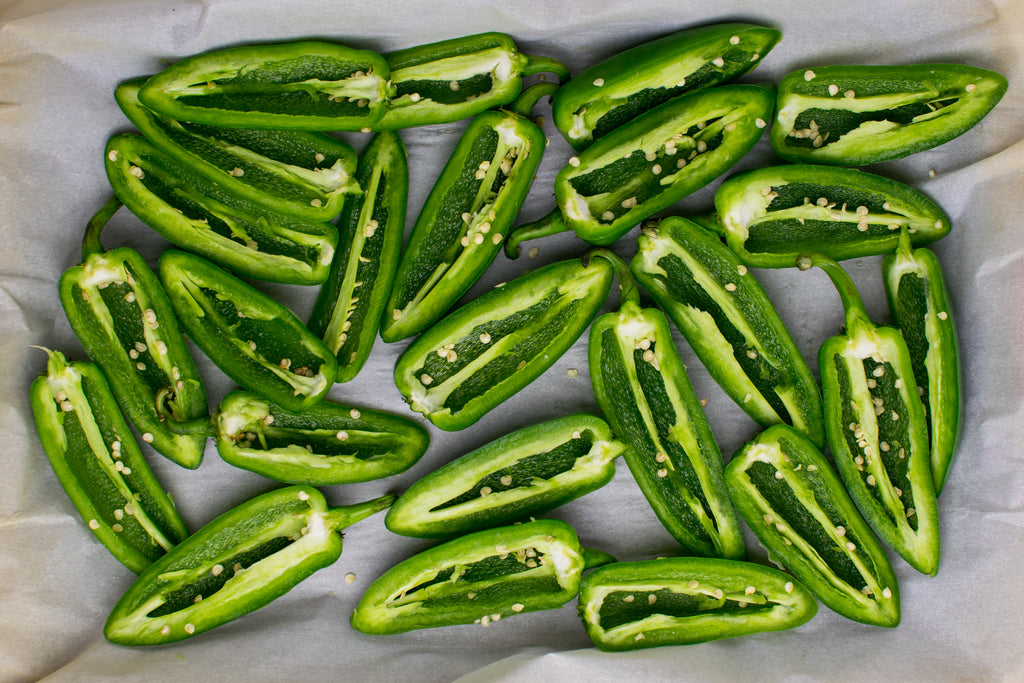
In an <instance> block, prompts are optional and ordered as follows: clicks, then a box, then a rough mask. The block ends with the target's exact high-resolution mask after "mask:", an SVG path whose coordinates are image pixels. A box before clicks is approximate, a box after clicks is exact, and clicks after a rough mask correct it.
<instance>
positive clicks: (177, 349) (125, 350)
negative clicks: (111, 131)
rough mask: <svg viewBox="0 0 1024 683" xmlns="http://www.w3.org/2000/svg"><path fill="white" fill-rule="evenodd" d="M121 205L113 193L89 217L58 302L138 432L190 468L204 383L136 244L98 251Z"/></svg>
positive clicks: (199, 434) (198, 448)
mask: <svg viewBox="0 0 1024 683" xmlns="http://www.w3.org/2000/svg"><path fill="white" fill-rule="evenodd" d="M120 206H121V202H120V201H119V200H117V198H116V197H115V198H113V199H111V200H110V201H108V202H107V203H106V204H105V205H104V206H103V208H101V209H100V210H99V211H98V212H97V213H96V215H95V216H93V218H92V220H90V221H89V227H88V228H87V230H86V234H85V238H84V239H83V242H82V264H81V265H78V266H74V267H72V268H69V269H68V270H66V271H65V272H64V273H63V274H62V275H61V278H60V283H59V287H58V289H59V292H60V301H61V305H62V306H63V307H64V312H65V314H66V315H67V319H68V322H69V323H70V325H71V329H72V331H73V332H74V333H75V336H77V337H78V339H79V341H80V342H81V343H82V347H83V348H84V349H85V351H86V353H88V354H89V357H90V358H91V359H92V360H93V362H94V363H96V364H97V365H98V366H99V367H100V368H102V369H103V372H104V374H105V375H106V377H107V378H108V379H109V381H110V384H111V386H112V387H113V390H114V396H115V397H116V398H117V401H118V404H119V405H120V406H121V409H122V410H123V411H124V414H125V415H126V416H127V417H128V419H129V420H131V422H132V424H134V425H135V427H136V429H138V431H139V432H140V433H141V434H142V438H143V439H145V441H146V442H147V443H149V444H150V445H152V446H153V448H154V449H156V450H157V451H158V452H159V453H161V454H162V455H164V456H166V457H167V458H168V459H170V460H172V461H173V462H176V463H178V464H179V465H181V466H182V467H188V468H189V469H195V468H196V467H199V463H200V462H202V459H203V451H204V449H205V447H206V438H207V433H208V432H209V415H208V413H207V401H206V389H205V388H204V386H203V380H202V377H200V375H199V372H198V370H196V366H195V363H194V362H193V360H192V356H191V354H190V353H189V351H188V347H187V346H186V345H185V340H184V338H183V337H182V336H181V332H180V331H179V329H178V321H177V318H176V317H175V315H174V310H173V308H172V307H171V302H170V301H169V300H168V298H167V294H166V292H165V291H164V288H163V286H162V285H161V284H160V280H159V279H157V276H156V274H155V273H154V272H153V271H152V270H151V269H150V267H149V265H148V264H147V263H146V261H145V260H144V259H143V258H142V256H141V255H140V254H139V252H137V251H135V250H134V249H130V248H128V247H119V248H117V249H111V250H110V251H104V250H103V246H102V245H101V244H100V240H99V237H100V233H101V232H102V230H103V226H104V225H105V224H106V222H107V221H108V220H109V219H110V217H111V216H113V215H114V213H116V212H117V210H118V208H119V207H120Z"/></svg>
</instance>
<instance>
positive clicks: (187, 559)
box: [103, 486, 394, 645]
mask: <svg viewBox="0 0 1024 683" xmlns="http://www.w3.org/2000/svg"><path fill="white" fill-rule="evenodd" d="M393 500H394V497H393V496H384V497H382V498H376V499H374V500H370V501H367V502H365V503H358V504H356V505H346V506H343V507H336V508H331V507H328V506H327V502H326V501H325V500H324V497H323V495H321V493H320V492H319V491H317V490H316V489H314V488H311V487H301V486H292V487H288V488H283V489H278V490H276V491H271V492H269V493H265V494H263V495H261V496H257V497H256V498H253V499H252V500H250V501H248V502H246V503H243V504H241V505H239V506H238V507H236V508H234V509H232V510H229V511H228V512H225V513H224V514H223V515H221V516H220V517H218V518H216V519H215V520H213V521H212V522H210V523H209V524H207V525H206V526H204V527H203V528H202V529H200V530H199V531H197V532H196V533H194V534H193V535H191V536H189V537H188V538H187V539H186V540H185V541H184V542H182V543H180V544H179V545H177V546H175V549H174V551H172V552H170V553H168V554H167V555H164V556H163V557H162V558H160V560H158V561H157V562H154V563H153V564H152V565H151V566H150V567H149V568H148V569H147V570H146V571H145V572H143V573H142V575H141V576H139V578H138V579H137V580H136V581H135V583H133V584H132V585H131V587H130V588H129V589H128V591H127V592H126V593H125V594H124V595H123V596H122V597H121V599H120V600H119V601H118V602H117V604H116V605H115V606H114V609H113V611H112V612H111V613H110V616H109V617H108V618H107V623H106V625H105V626H104V628H103V634H104V635H105V636H106V637H107V640H109V641H110V642H112V643H117V644H119V645H160V644H162V643H173V642H175V641H179V640H184V639H185V638H190V637H192V636H194V635H198V634H200V633H203V632H204V631H209V630H210V629H212V628H215V627H217V626H222V625H224V624H226V623H228V622H230V621H233V620H235V619H237V618H238V617H241V616H243V615H245V614H248V613H249V612H253V611H255V610H257V609H259V608H260V607H264V606H266V605H267V604H269V603H271V602H272V601H274V600H276V599H277V598H279V597H281V596H282V595H284V594H285V593H287V592H288V591H290V590H291V589H292V588H294V587H295V586H296V585H297V584H298V583H299V582H301V581H302V580H303V579H305V578H307V577H308V576H310V575H311V574H313V572H315V571H317V570H318V569H322V568H323V567H327V566H329V565H331V564H334V563H335V562H336V561H337V560H338V558H339V557H340V556H341V548H342V541H341V533H340V531H341V530H342V529H344V528H345V527H347V526H351V525H352V524H355V523H356V522H358V521H359V520H361V519H365V518H366V517H369V516H370V515H372V514H374V513H376V512H380V511H381V510H384V509H385V508H387V507H388V505H390V504H391V502H392V501H393Z"/></svg>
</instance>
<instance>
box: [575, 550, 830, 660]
mask: <svg viewBox="0 0 1024 683" xmlns="http://www.w3.org/2000/svg"><path fill="white" fill-rule="evenodd" d="M817 612H818V602H817V601H816V600H815V599H814V596H813V595H812V594H811V592H810V591H808V590H807V589H806V588H805V587H804V586H803V585H802V584H800V583H799V582H798V581H795V580H793V578H792V577H791V576H789V575H788V574H783V573H782V572H780V571H778V570H776V569H772V568H770V567H763V566H761V565H757V564H753V563H751V562H739V561H736V560H722V559H718V558H707V557H663V558H659V559H656V560H645V561H641V562H616V563H614V564H609V565H605V566H603V567H599V568H598V569H595V570H594V571H592V572H590V573H589V574H587V575H586V576H584V577H583V581H582V582H581V584H580V603H579V613H580V618H581V619H582V620H583V625H584V626H585V627H586V629H587V635H588V636H590V639H591V640H592V641H594V644H595V645H597V646H598V647H599V648H600V649H602V650H604V651H606V652H622V651H625V650H639V649H642V648H648V647H660V646H662V645H689V644H691V643H704V642H707V641H709V640H718V639H720V638H735V637H737V636H745V635H749V634H751V633H761V632H764V631H783V630H786V629H790V628H796V627H797V626H800V625H801V624H803V623H806V622H807V621H810V619H811V618H812V617H813V616H814V615H815V614H817Z"/></svg>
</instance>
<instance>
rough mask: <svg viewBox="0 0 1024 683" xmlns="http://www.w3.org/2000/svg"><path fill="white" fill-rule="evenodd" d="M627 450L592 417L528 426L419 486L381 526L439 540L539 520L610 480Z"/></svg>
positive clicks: (438, 473)
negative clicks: (539, 516) (533, 517)
mask: <svg viewBox="0 0 1024 683" xmlns="http://www.w3.org/2000/svg"><path fill="white" fill-rule="evenodd" d="M624 449H625V444H623V443H622V442H621V441H617V440H615V439H613V438H612V434H611V430H610V429H609V428H608V425H607V423H605V421H604V420H601V419H600V418H597V417H594V416H592V415H582V414H580V415H569V416H567V417H562V418H557V419H555V420H550V421H547V422H543V423H541V424H537V425H533V426H531V427H526V428H524V429H520V430H518V431H515V432H512V433H511V434H506V435H505V436H502V437H500V438H498V439H496V440H494V441H492V442H490V443H488V444H486V445H484V446H481V447H480V448H478V449H476V450H474V451H472V452H470V453H467V454H466V455H463V456H462V457H460V458H458V459H457V460H454V461H452V462H450V463H448V464H447V465H445V466H443V467H441V468H440V469H438V470H434V471H433V472H431V473H430V474H428V475H426V476H425V477H423V478H422V479H420V480H419V481H417V482H416V483H415V484H413V485H412V486H411V487H409V489H408V490H407V491H406V492H405V493H403V494H402V496H401V497H400V498H399V499H398V502H397V503H396V504H395V505H393V506H392V507H391V509H390V510H388V515H387V517H386V518H385V520H384V523H385V524H386V525H387V527H388V529H390V530H391V531H393V532H394V533H396V534H403V535H405V536H418V537H421V538H437V537H444V536H454V535H456V534H459V533H465V532H469V531H476V530H478V529H481V528H484V527H489V526H496V525H498V524H503V523H507V522H513V521H515V520H517V519H522V518H525V517H527V516H529V515H534V514H541V513H544V512H547V511H548V510H552V509H554V508H556V507H558V506H559V505H562V504H564V503H567V502H569V501H570V500H573V499H575V498H578V497H580V496H582V495H584V494H586V493H589V492H591V491H594V490H596V489H598V488H600V487H602V486H604V485H605V484H607V483H608V482H609V481H611V479H612V477H613V476H615V459H616V458H617V457H618V456H619V455H621V454H622V452H623V450H624Z"/></svg>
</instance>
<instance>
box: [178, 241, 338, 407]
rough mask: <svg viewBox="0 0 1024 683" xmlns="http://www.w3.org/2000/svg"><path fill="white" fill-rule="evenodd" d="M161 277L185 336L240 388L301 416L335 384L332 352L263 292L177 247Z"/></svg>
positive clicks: (285, 309) (334, 365)
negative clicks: (186, 334) (301, 413)
mask: <svg viewBox="0 0 1024 683" xmlns="http://www.w3.org/2000/svg"><path fill="white" fill-rule="evenodd" d="M158 272H159V274H160V280H161V281H162V282H163V284H164V288H165V289H166V290H167V295H168V297H169V298H170V300H171V305H172V306H173V307H174V310H175V312H176V313H177V314H178V319H179V320H180V321H181V325H182V327H184V328H185V331H186V332H187V333H188V336H189V337H190V338H191V339H192V341H194V342H195V343H196V346H198V347H199V348H200V349H201V350H202V351H203V353H205V354H206V355H207V356H208V357H209V358H210V360H212V361H213V362H214V363H215V364H216V365H217V367H218V368H220V369H221V371H223V372H224V374H226V375H227V376H228V377H230V378H231V379H233V380H235V381H236V382H238V383H239V384H240V385H241V386H242V387H244V388H246V389H248V390H249V391H253V392H255V393H257V394H259V395H260V396H263V397H264V398H266V399H268V400H270V401H273V402H274V403H277V404H278V405H281V406H283V407H285V408H287V409H288V410H294V411H298V412H301V411H303V410H306V409H307V408H309V407H311V406H312V405H314V404H315V403H316V402H317V401H319V400H320V399H321V398H323V396H324V395H325V394H326V393H327V392H328V391H329V390H330V389H331V386H333V384H334V375H335V373H337V371H338V363H337V360H336V359H335V357H334V354H333V353H331V351H330V349H328V348H327V347H326V346H324V345H323V343H322V342H321V341H320V340H319V339H318V338H317V337H316V336H315V335H313V333H311V332H310V331H309V330H307V329H306V328H305V327H304V326H303V324H302V323H301V322H300V321H299V319H298V318H296V317H295V315H294V314H293V313H292V312H291V311H289V310H288V309H287V308H285V307H284V306H282V305H281V304H279V303H277V302H276V301H274V300H273V299H271V298H270V297H268V296H267V295H266V294H263V293H262V292H259V291H257V290H255V289H253V288H252V287H251V286H249V285H247V284H246V283H244V282H242V281H241V280H239V279H238V278H236V277H234V276H233V275H231V274H230V273H228V272H227V271H225V270H223V269H221V268H218V267H217V266H215V265H213V264H212V263H210V262H209V261H206V260H205V259H203V258H201V257H199V256H195V255H193V254H189V253H187V252H184V251H177V250H175V249H168V250H167V251H165V252H164V253H163V255H161V257H160V262H159V265H158Z"/></svg>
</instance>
